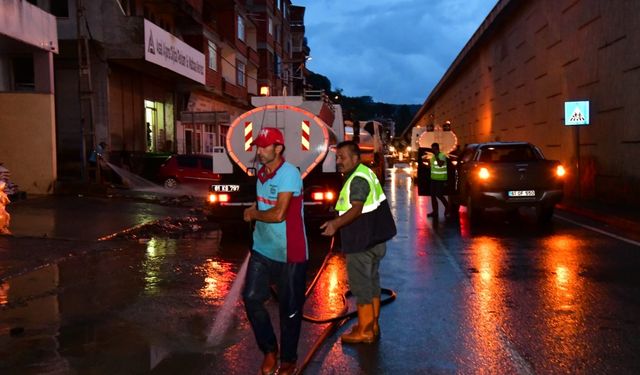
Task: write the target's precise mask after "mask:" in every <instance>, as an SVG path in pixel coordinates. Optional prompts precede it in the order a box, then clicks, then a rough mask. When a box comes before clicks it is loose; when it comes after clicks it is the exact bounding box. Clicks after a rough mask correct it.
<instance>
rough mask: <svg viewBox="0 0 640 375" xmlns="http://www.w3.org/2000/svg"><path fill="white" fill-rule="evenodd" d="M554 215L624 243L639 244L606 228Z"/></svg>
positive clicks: (639, 243)
mask: <svg viewBox="0 0 640 375" xmlns="http://www.w3.org/2000/svg"><path fill="white" fill-rule="evenodd" d="M554 216H555V217H556V218H558V219H560V220H564V221H566V222H569V223H571V224H575V225H577V226H579V227H583V228H585V229H589V230H592V231H594V232H598V233H600V234H604V235H605V236H609V237H611V238H615V239H616V240H620V241H622V242H626V243H629V244H631V245H635V246H640V242H638V241H634V240H632V239H629V238H626V237H622V236H618V235H617V234H613V233H611V232H607V231H606V230H602V229H598V228H596V227H592V226H591V225H587V224H582V223H579V222H577V221H574V220H571V219H569V218H566V217H564V216H562V215H558V214H555V215H554Z"/></svg>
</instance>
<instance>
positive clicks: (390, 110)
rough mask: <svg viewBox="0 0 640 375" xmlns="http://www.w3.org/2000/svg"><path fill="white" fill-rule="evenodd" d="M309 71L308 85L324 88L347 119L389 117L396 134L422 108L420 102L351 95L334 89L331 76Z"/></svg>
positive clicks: (314, 87) (318, 88) (313, 87)
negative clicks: (398, 102)
mask: <svg viewBox="0 0 640 375" xmlns="http://www.w3.org/2000/svg"><path fill="white" fill-rule="evenodd" d="M309 73H310V74H309V75H308V76H307V85H308V86H310V87H311V88H312V89H314V90H324V92H326V93H327V94H328V95H329V96H330V97H331V99H332V100H333V101H334V102H335V103H338V104H340V105H341V106H342V110H343V112H344V115H345V119H347V120H353V119H354V118H355V119H358V120H363V121H364V120H372V119H389V120H392V121H394V122H395V124H396V126H395V133H396V136H398V135H399V134H400V133H402V131H403V130H404V129H406V128H407V127H408V126H409V123H410V122H411V120H412V119H413V116H414V115H415V114H416V112H417V111H418V109H420V105H418V104H387V103H380V102H375V101H374V100H373V98H372V97H371V96H349V95H347V94H346V93H345V92H343V90H342V89H339V88H337V89H335V90H334V89H332V87H331V81H330V80H329V78H327V77H325V76H323V75H321V74H317V73H313V72H311V71H310V72H309Z"/></svg>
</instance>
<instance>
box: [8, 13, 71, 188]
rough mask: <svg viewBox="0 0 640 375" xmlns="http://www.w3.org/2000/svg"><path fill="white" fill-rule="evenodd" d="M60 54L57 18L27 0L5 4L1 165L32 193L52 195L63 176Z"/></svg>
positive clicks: (16, 181) (14, 180) (12, 179)
mask: <svg viewBox="0 0 640 375" xmlns="http://www.w3.org/2000/svg"><path fill="white" fill-rule="evenodd" d="M54 10H56V9H54ZM58 52H59V47H58V37H57V30H56V17H55V16H54V15H52V14H50V13H47V12H45V11H43V10H42V9H40V8H38V7H36V6H34V5H32V4H30V3H28V2H26V1H23V0H4V1H2V2H0V165H3V166H4V167H5V168H7V169H9V170H10V172H11V181H12V182H13V183H15V184H17V185H18V188H19V189H20V190H23V191H26V192H28V193H35V194H46V193H50V192H52V191H53V188H54V184H55V181H56V179H57V176H58V171H57V166H56V136H55V117H56V110H55V104H54V98H55V89H54V72H53V66H54V63H53V62H54V56H56V54H58Z"/></svg>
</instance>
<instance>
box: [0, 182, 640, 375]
mask: <svg viewBox="0 0 640 375" xmlns="http://www.w3.org/2000/svg"><path fill="white" fill-rule="evenodd" d="M386 189H387V193H388V197H389V199H390V202H391V203H392V210H393V213H394V216H395V217H396V220H397V224H398V235H397V237H396V238H395V239H394V240H393V241H391V242H390V243H389V246H388V252H387V257H386V258H385V259H384V260H383V263H382V267H381V274H382V284H383V286H384V287H386V288H391V289H394V290H395V291H396V292H397V293H398V299H397V300H396V301H395V302H394V303H392V304H390V305H388V306H385V307H383V309H382V314H381V323H380V325H381V330H382V340H381V341H380V342H379V343H377V344H374V345H368V346H366V345H361V346H352V347H350V346H343V345H342V344H341V343H340V341H339V335H338V334H336V335H333V336H332V337H330V338H329V339H328V340H327V341H326V342H325V345H324V346H323V348H322V349H321V351H320V352H319V353H318V355H317V356H316V357H315V359H314V361H313V362H312V363H311V364H310V365H309V367H308V369H307V371H306V373H309V374H336V373H348V374H374V373H375V374H391V373H394V374H395V373H408V374H423V373H437V374H440V373H477V372H486V373H541V374H543V373H544V374H546V373H567V372H568V373H634V372H635V373H638V372H640V354H638V353H637V347H640V321H639V319H638V317H639V316H640V300H639V298H640V293H639V292H640V290H639V288H640V276H639V273H638V272H637V267H638V265H639V263H640V262H639V261H638V248H637V247H634V246H632V245H630V244H626V243H622V242H619V241H616V240H613V239H610V238H607V237H604V236H602V235H599V234H597V233H593V232H589V231H587V230H584V229H582V228H579V227H576V226H573V225H571V224H567V223H566V222H561V221H557V220H555V221H554V222H553V225H551V226H549V227H539V226H537V225H535V224H534V219H533V218H532V217H530V215H529V214H528V213H527V212H524V215H523V217H521V218H517V219H514V218H512V217H505V216H504V215H502V214H501V213H497V212H496V213H493V212H490V213H489V214H488V215H487V218H486V219H485V220H484V221H483V222H482V223H481V224H480V225H478V226H474V227H471V226H470V224H469V223H468V222H467V220H466V217H465V215H464V213H461V215H460V218H459V219H457V220H451V221H447V220H444V218H442V220H440V221H437V222H433V221H432V220H431V219H427V218H426V214H427V212H428V211H429V210H430V204H429V203H430V202H429V200H428V198H425V197H418V196H417V194H416V191H415V187H414V186H412V184H411V181H410V179H409V178H407V177H406V176H405V175H403V174H398V175H397V176H395V177H394V178H393V179H391V180H388V181H387V187H386ZM249 237H250V236H249V232H248V230H242V228H240V229H238V228H235V230H234V231H233V232H223V233H220V232H212V233H207V234H205V235H204V236H203V237H202V238H192V239H165V238H154V239H151V240H150V241H148V242H146V243H135V242H126V241H117V242H113V244H114V245H113V247H114V249H117V250H113V251H102V252H98V253H95V254H90V255H87V256H82V257H76V258H70V259H66V260H64V261H62V262H58V263H53V264H51V265H49V266H46V267H42V268H40V269H38V270H35V271H33V272H29V273H26V274H24V275H20V276H16V277H13V278H10V279H8V280H5V282H3V283H0V372H1V373H41V372H55V371H60V372H62V373H65V372H73V373H83V374H84V373H92V374H120V373H122V374H125V373H127V374H129V373H146V372H153V373H167V374H169V373H193V374H205V373H207V374H208V373H220V374H222V373H224V374H247V373H255V372H257V368H258V366H259V362H260V358H261V357H260V353H259V352H258V350H257V348H256V346H255V343H254V339H253V336H252V333H251V331H250V329H249V327H248V324H247V322H246V318H245V317H244V311H243V309H242V306H241V304H238V306H237V309H236V312H235V314H234V316H233V324H232V325H231V327H232V328H231V329H230V330H229V331H228V332H227V334H226V335H225V337H221V338H220V339H219V340H218V342H217V344H216V345H214V346H213V347H207V345H206V344H205V340H206V335H207V332H208V329H209V328H210V326H211V324H212V322H213V320H214V319H215V316H216V311H217V309H218V308H219V307H220V306H221V305H222V304H223V302H224V299H225V297H226V295H227V293H228V291H229V290H230V288H231V284H232V283H233V281H234V280H235V275H236V272H237V271H238V268H239V266H240V263H241V262H242V260H243V259H244V256H245V254H246V251H247V247H248V239H249ZM310 241H311V242H312V247H311V253H312V256H313V262H314V267H312V268H315V269H317V267H318V265H319V263H320V262H321V261H322V258H323V257H324V255H325V253H326V250H327V249H328V246H329V243H328V241H327V240H326V239H322V238H318V237H315V236H310ZM311 276H312V275H310V277H311ZM346 288H347V286H346V282H345V275H344V264H343V259H342V257H340V256H334V257H332V258H331V259H330V261H329V266H328V268H327V270H326V272H324V273H323V275H322V277H321V279H320V281H319V283H318V286H317V287H316V290H315V292H314V293H313V294H312V295H311V296H310V297H309V299H308V301H307V304H306V307H305V310H306V313H307V314H308V315H312V316H314V317H317V318H327V317H330V316H333V315H335V314H337V313H339V312H340V310H341V309H342V294H343V293H344V291H345V290H346ZM351 303H352V302H351ZM270 308H272V309H273V312H274V313H275V305H274V304H270ZM323 328H324V326H322V325H314V324H310V323H306V322H305V323H304V326H303V332H304V333H303V337H302V338H301V343H300V357H301V358H302V357H304V355H305V354H306V351H307V350H309V347H310V346H311V344H312V343H313V342H314V340H315V338H316V337H318V335H319V334H320V331H321V330H322V329H323Z"/></svg>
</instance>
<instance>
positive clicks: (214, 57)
mask: <svg viewBox="0 0 640 375" xmlns="http://www.w3.org/2000/svg"><path fill="white" fill-rule="evenodd" d="M209 69H211V70H218V46H216V44H215V43H214V42H212V41H209Z"/></svg>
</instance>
